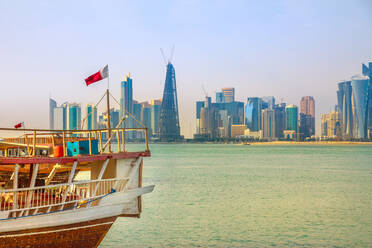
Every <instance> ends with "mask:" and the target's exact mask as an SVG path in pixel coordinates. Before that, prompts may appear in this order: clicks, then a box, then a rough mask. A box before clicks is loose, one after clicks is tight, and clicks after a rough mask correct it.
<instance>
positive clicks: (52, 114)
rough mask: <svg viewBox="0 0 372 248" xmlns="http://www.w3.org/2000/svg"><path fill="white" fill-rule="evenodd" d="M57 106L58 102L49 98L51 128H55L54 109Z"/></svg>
mask: <svg viewBox="0 0 372 248" xmlns="http://www.w3.org/2000/svg"><path fill="white" fill-rule="evenodd" d="M56 107H57V102H56V101H54V100H53V99H52V98H49V129H54V109H55V108H56Z"/></svg>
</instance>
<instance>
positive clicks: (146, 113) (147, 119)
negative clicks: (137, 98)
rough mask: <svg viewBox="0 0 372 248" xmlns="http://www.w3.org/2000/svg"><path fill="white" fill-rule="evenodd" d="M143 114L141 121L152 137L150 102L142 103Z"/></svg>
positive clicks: (148, 134)
mask: <svg viewBox="0 0 372 248" xmlns="http://www.w3.org/2000/svg"><path fill="white" fill-rule="evenodd" d="M141 105H142V113H141V121H142V123H143V125H145V126H146V127H147V136H148V137H151V136H152V130H151V105H150V104H149V103H148V102H142V103H141Z"/></svg>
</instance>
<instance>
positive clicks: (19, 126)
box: [14, 122, 25, 128]
mask: <svg viewBox="0 0 372 248" xmlns="http://www.w3.org/2000/svg"><path fill="white" fill-rule="evenodd" d="M24 126H25V123H24V122H20V123H18V124H17V125H14V128H21V127H24Z"/></svg>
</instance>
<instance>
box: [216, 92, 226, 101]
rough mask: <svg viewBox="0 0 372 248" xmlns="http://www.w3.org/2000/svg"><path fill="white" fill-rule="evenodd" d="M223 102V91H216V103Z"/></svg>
mask: <svg viewBox="0 0 372 248" xmlns="http://www.w3.org/2000/svg"><path fill="white" fill-rule="evenodd" d="M224 102H225V96H224V94H223V92H216V103H224Z"/></svg>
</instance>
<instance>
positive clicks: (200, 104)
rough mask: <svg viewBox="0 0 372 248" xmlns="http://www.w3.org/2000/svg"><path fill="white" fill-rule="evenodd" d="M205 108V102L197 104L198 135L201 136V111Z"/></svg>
mask: <svg viewBox="0 0 372 248" xmlns="http://www.w3.org/2000/svg"><path fill="white" fill-rule="evenodd" d="M202 108H204V101H197V102H196V134H200V111H201V109H202Z"/></svg>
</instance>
